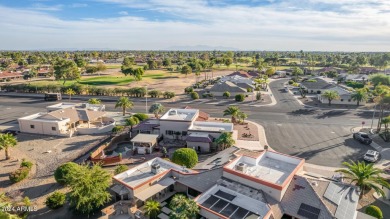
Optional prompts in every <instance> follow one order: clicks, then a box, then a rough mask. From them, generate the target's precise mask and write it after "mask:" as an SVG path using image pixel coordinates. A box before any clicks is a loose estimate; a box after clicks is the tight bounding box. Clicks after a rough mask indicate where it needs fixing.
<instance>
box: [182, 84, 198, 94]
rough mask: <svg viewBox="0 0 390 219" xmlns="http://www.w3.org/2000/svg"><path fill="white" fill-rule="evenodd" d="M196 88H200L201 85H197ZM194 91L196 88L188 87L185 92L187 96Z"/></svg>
mask: <svg viewBox="0 0 390 219" xmlns="http://www.w3.org/2000/svg"><path fill="white" fill-rule="evenodd" d="M196 86H199V85H196ZM193 91H194V88H193V87H186V88H184V92H185V93H186V94H190V93H192V92H193Z"/></svg>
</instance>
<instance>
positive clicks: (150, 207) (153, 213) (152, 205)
mask: <svg viewBox="0 0 390 219" xmlns="http://www.w3.org/2000/svg"><path fill="white" fill-rule="evenodd" d="M160 208H161V206H160V202H158V201H154V200H149V201H147V202H146V203H145V206H144V210H145V214H146V215H148V216H149V217H150V219H155V218H157V215H158V214H159V213H160Z"/></svg>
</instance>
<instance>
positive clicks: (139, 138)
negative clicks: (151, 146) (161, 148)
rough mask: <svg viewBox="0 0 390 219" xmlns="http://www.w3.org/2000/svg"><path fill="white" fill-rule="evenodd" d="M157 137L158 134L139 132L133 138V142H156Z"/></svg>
mask: <svg viewBox="0 0 390 219" xmlns="http://www.w3.org/2000/svg"><path fill="white" fill-rule="evenodd" d="M157 138H158V135H154V134H142V133H139V134H137V135H136V136H135V137H134V138H133V139H131V142H138V143H154V142H156V139H157Z"/></svg>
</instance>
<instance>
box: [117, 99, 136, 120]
mask: <svg viewBox="0 0 390 219" xmlns="http://www.w3.org/2000/svg"><path fill="white" fill-rule="evenodd" d="M133 105H134V104H133V101H131V100H129V98H127V97H121V98H119V100H118V101H117V102H116V104H115V108H119V107H122V112H123V116H125V115H126V109H132V108H133Z"/></svg>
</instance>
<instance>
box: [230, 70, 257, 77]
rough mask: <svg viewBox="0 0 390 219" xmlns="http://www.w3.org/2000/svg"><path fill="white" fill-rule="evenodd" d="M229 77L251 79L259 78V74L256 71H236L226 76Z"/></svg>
mask: <svg viewBox="0 0 390 219" xmlns="http://www.w3.org/2000/svg"><path fill="white" fill-rule="evenodd" d="M231 76H240V77H243V78H252V77H257V76H259V74H258V72H256V71H248V72H245V71H236V72H233V73H231V74H229V75H227V77H231Z"/></svg>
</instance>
